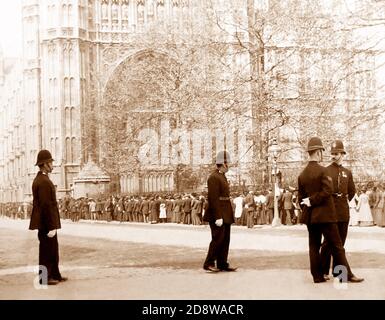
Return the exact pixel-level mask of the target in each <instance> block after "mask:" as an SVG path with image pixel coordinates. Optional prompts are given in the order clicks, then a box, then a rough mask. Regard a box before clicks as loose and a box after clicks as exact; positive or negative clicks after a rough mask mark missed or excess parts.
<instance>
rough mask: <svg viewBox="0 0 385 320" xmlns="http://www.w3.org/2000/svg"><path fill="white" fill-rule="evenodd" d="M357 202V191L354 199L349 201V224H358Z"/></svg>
mask: <svg viewBox="0 0 385 320" xmlns="http://www.w3.org/2000/svg"><path fill="white" fill-rule="evenodd" d="M357 202H358V195H357V193H356V194H355V195H354V197H353V198H352V200H350V202H349V215H350V219H349V226H358V211H357Z"/></svg>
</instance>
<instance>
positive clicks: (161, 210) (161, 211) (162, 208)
mask: <svg viewBox="0 0 385 320" xmlns="http://www.w3.org/2000/svg"><path fill="white" fill-rule="evenodd" d="M159 201H160V206H159V219H160V221H161V222H166V221H167V213H166V203H165V201H164V200H163V199H162V198H161V197H159Z"/></svg>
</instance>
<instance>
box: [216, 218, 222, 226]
mask: <svg viewBox="0 0 385 320" xmlns="http://www.w3.org/2000/svg"><path fill="white" fill-rule="evenodd" d="M215 224H216V226H217V227H222V224H223V219H217V220H215Z"/></svg>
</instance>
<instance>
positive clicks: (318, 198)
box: [298, 161, 337, 224]
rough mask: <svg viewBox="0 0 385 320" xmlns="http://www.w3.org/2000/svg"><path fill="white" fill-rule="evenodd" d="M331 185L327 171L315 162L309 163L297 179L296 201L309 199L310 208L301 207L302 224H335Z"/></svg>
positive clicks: (335, 217)
mask: <svg viewBox="0 0 385 320" xmlns="http://www.w3.org/2000/svg"><path fill="white" fill-rule="evenodd" d="M332 193H333V183H332V178H331V177H330V176H328V174H327V169H326V168H325V167H322V166H321V165H319V164H318V163H317V162H316V161H310V162H309V163H308V165H307V166H306V167H305V169H304V170H303V171H302V172H301V174H300V175H299V177H298V199H299V203H301V202H302V199H304V198H308V197H309V199H310V204H311V207H307V206H305V205H303V206H301V208H302V210H303V221H301V222H303V223H306V224H314V223H329V222H337V216H336V212H335V208H334V202H333V197H332Z"/></svg>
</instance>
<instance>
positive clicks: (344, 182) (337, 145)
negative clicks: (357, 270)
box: [321, 140, 356, 275]
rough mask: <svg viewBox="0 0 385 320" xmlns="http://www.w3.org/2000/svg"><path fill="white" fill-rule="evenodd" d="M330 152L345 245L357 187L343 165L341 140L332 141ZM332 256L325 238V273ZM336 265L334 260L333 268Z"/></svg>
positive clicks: (336, 204) (331, 174)
mask: <svg viewBox="0 0 385 320" xmlns="http://www.w3.org/2000/svg"><path fill="white" fill-rule="evenodd" d="M330 153H331V159H332V163H331V164H330V165H329V166H328V167H327V174H328V176H329V177H331V178H332V180H333V200H334V207H335V209H336V215H337V226H338V232H339V234H340V238H341V241H342V245H345V240H346V236H347V234H348V226H349V201H350V200H352V199H353V197H354V195H355V193H356V188H355V186H354V182H353V175H352V173H351V171H350V170H348V169H346V168H344V167H343V166H342V162H343V159H344V156H345V155H346V152H345V149H344V145H343V143H342V141H341V140H335V141H334V142H333V143H332V146H331V149H330ZM330 258H331V248H330V245H329V244H328V242H327V240H326V239H324V241H323V243H322V246H321V260H322V269H323V273H324V275H328V274H329V269H330ZM335 266H336V265H335V263H334V261H333V270H334V269H335Z"/></svg>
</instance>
